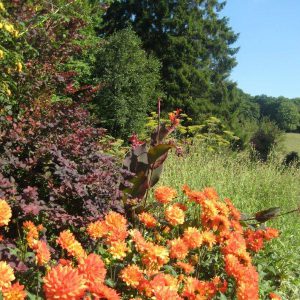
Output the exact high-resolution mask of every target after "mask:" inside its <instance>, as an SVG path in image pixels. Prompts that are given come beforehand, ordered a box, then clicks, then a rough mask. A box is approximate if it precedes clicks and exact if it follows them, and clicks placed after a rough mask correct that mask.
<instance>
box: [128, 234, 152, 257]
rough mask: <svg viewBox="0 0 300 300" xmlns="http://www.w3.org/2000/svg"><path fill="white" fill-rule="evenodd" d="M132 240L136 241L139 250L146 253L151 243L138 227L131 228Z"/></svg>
mask: <svg viewBox="0 0 300 300" xmlns="http://www.w3.org/2000/svg"><path fill="white" fill-rule="evenodd" d="M130 235H131V238H132V240H133V241H134V242H135V247H136V250H137V251H138V252H141V253H144V252H145V251H146V250H147V249H148V248H149V246H150V245H152V244H151V243H149V242H147V241H146V240H145V239H144V237H143V235H142V234H141V232H140V231H138V230H137V229H132V230H130Z"/></svg>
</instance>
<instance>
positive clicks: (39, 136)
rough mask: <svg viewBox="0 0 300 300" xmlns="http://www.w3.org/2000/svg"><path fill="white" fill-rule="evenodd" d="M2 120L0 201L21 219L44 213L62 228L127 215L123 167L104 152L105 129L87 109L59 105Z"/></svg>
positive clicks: (29, 110)
mask: <svg viewBox="0 0 300 300" xmlns="http://www.w3.org/2000/svg"><path fill="white" fill-rule="evenodd" d="M0 122H1V129H0V197H1V198H6V199H8V200H9V201H10V203H11V205H12V207H13V211H14V217H15V218H17V219H18V220H22V219H23V218H25V217H26V218H27V219H28V216H29V215H31V216H32V215H35V216H36V215H38V216H39V217H44V218H46V219H47V220H48V223H49V225H50V227H51V226H52V227H53V228H54V227H56V228H58V227H62V226H64V224H73V225H74V226H82V225H84V224H85V223H86V222H88V221H92V220H95V219H97V218H101V216H102V215H103V214H104V213H105V212H107V211H108V210H110V209H114V210H117V211H120V212H121V211H122V207H121V204H120V203H121V202H120V192H119V185H120V183H121V181H122V176H121V171H120V168H119V167H118V166H117V164H116V162H115V160H114V159H113V158H112V157H110V156H108V155H106V154H104V153H103V151H102V146H101V137H103V136H104V134H105V130H104V129H97V128H95V127H93V126H92V122H91V121H90V116H89V113H88V112H87V111H86V110H85V109H83V108H81V107H80V106H79V105H78V104H72V105H66V104H55V105H52V106H50V105H49V106H48V107H47V110H45V108H43V109H40V108H39V107H36V108H34V109H33V108H32V109H28V110H26V111H25V113H24V114H23V115H22V117H18V119H8V120H7V119H6V120H0Z"/></svg>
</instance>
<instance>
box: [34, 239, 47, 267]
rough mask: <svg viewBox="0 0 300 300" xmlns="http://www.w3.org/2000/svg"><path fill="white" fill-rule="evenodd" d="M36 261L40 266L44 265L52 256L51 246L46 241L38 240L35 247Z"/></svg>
mask: <svg viewBox="0 0 300 300" xmlns="http://www.w3.org/2000/svg"><path fill="white" fill-rule="evenodd" d="M35 252H36V262H37V264H38V265H39V266H43V265H45V264H47V263H48V261H49V260H50V258H51V255H50V251H49V248H48V246H47V244H46V242H44V241H38V242H37V244H36V248H35Z"/></svg>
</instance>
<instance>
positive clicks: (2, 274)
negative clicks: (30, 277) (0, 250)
mask: <svg viewBox="0 0 300 300" xmlns="http://www.w3.org/2000/svg"><path fill="white" fill-rule="evenodd" d="M13 280H15V275H14V271H13V269H12V267H11V266H10V265H9V264H7V263H6V262H5V261H0V291H1V289H3V288H8V287H10V286H11V282H12V281H13Z"/></svg>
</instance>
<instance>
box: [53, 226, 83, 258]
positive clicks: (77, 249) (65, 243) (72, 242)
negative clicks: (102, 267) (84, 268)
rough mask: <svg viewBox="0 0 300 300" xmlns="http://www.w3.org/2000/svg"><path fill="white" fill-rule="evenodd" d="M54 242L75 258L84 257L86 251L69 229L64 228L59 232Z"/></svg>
mask: <svg viewBox="0 0 300 300" xmlns="http://www.w3.org/2000/svg"><path fill="white" fill-rule="evenodd" d="M56 242H57V243H58V244H59V245H60V246H61V247H62V248H63V249H65V250H67V252H68V254H69V255H71V256H74V257H76V258H77V259H80V258H84V257H86V253H85V251H84V249H83V248H82V246H81V244H80V243H79V242H78V241H77V240H76V239H75V237H74V235H73V233H72V232H71V231H70V230H64V231H62V232H61V233H60V235H59V237H58V239H57V240H56Z"/></svg>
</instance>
